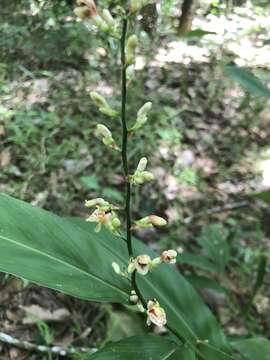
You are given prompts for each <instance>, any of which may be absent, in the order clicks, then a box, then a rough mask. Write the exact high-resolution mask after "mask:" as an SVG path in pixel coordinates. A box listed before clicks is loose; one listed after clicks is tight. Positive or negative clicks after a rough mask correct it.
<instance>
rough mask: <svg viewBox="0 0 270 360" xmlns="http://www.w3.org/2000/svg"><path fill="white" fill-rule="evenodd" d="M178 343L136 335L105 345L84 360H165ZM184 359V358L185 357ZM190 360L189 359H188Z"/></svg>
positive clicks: (158, 337) (150, 336) (156, 337)
mask: <svg viewBox="0 0 270 360" xmlns="http://www.w3.org/2000/svg"><path fill="white" fill-rule="evenodd" d="M176 347H177V345H176V344H175V343H173V342H172V341H170V340H167V339H165V338H163V337H160V336H153V335H145V336H134V337H131V338H127V339H125V340H121V341H119V342H116V343H112V344H109V345H107V346H105V347H104V348H103V349H102V350H100V351H98V352H97V353H95V354H93V355H86V356H84V357H83V359H84V360H88V359H89V360H151V359H153V360H165V359H170V355H172V354H173V353H174V352H175V349H176ZM183 360H184V359H183ZM187 360H189V359H187Z"/></svg>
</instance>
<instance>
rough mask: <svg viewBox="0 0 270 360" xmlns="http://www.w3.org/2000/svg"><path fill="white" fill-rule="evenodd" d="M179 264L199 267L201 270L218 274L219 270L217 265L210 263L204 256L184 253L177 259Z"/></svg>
mask: <svg viewBox="0 0 270 360" xmlns="http://www.w3.org/2000/svg"><path fill="white" fill-rule="evenodd" d="M177 263H178V264H187V265H192V266H194V267H197V268H199V269H201V270H204V271H207V272H212V273H216V272H217V271H218V269H219V267H218V266H216V264H214V263H212V262H210V261H209V260H208V259H207V258H206V257H204V256H202V255H194V254H190V253H183V254H181V255H179V256H178V257H177Z"/></svg>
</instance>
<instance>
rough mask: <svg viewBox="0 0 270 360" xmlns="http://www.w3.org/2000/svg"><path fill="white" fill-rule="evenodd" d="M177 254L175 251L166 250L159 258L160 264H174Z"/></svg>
mask: <svg viewBox="0 0 270 360" xmlns="http://www.w3.org/2000/svg"><path fill="white" fill-rule="evenodd" d="M176 257H177V252H176V251H175V250H166V251H163V253H162V254H161V256H160V259H161V261H162V262H164V263H167V264H175V263H176Z"/></svg>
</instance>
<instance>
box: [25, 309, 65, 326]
mask: <svg viewBox="0 0 270 360" xmlns="http://www.w3.org/2000/svg"><path fill="white" fill-rule="evenodd" d="M21 309H23V310H24V311H25V312H26V317H25V318H24V319H23V323H24V324H33V323H35V319H32V318H31V315H32V316H34V317H36V318H38V319H40V320H43V321H65V320H67V319H69V318H70V312H69V311H68V310H67V309H65V308H60V309H57V310H54V311H50V310H48V309H44V308H42V307H41V306H39V305H30V306H21ZM27 315H28V316H27Z"/></svg>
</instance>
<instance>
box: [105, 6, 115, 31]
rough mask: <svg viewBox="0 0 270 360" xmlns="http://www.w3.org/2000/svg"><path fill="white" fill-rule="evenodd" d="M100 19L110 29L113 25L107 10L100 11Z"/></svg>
mask: <svg viewBox="0 0 270 360" xmlns="http://www.w3.org/2000/svg"><path fill="white" fill-rule="evenodd" d="M102 17H103V19H104V21H105V22H106V23H107V25H108V26H109V27H111V28H112V27H113V26H114V25H115V24H114V18H113V17H112V15H111V13H110V11H109V10H108V9H104V10H103V11H102Z"/></svg>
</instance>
